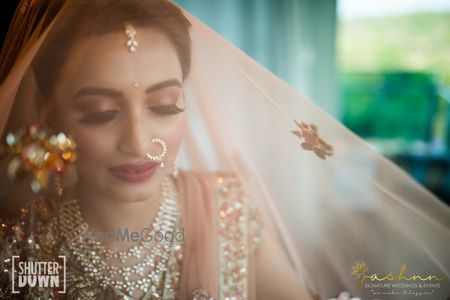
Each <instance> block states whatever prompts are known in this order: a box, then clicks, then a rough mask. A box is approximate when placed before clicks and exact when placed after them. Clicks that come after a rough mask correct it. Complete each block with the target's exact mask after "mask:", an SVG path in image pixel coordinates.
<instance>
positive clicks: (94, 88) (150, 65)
mask: <svg viewBox="0 0 450 300" xmlns="http://www.w3.org/2000/svg"><path fill="white" fill-rule="evenodd" d="M136 31H137V35H136V37H135V38H136V40H137V41H138V43H139V45H138V48H137V50H136V51H135V52H130V51H129V50H128V48H127V46H126V42H127V36H126V34H125V32H117V33H110V34H106V35H102V36H99V37H96V38H95V39H92V40H86V39H85V40H81V41H79V42H78V43H76V45H75V46H74V48H73V49H72V50H71V52H70V54H69V59H68V61H67V63H66V65H65V66H64V67H63V69H62V73H61V74H62V76H61V77H62V79H60V81H59V82H58V86H57V87H56V88H55V95H56V96H55V97H56V103H57V115H58V123H59V124H60V126H61V127H62V129H64V130H65V131H66V132H68V133H69V134H71V135H72V136H73V137H74V139H75V141H76V143H77V146H78V148H77V150H78V160H77V172H78V177H79V179H80V181H79V184H82V185H84V187H88V188H89V190H91V191H94V192H95V191H98V192H101V193H103V194H106V195H109V196H111V197H113V198H115V199H119V200H121V201H141V200H146V199H148V197H150V196H151V195H153V193H154V192H155V191H157V190H158V187H159V185H160V182H161V179H162V178H163V176H164V175H165V174H167V172H168V168H170V165H171V163H172V162H173V160H174V159H175V157H176V154H177V152H178V150H179V147H180V144H181V140H182V137H183V132H184V127H185V119H184V113H183V112H182V110H183V109H184V99H183V92H182V85H183V76H182V69H181V65H180V61H179V59H178V57H177V54H176V49H175V48H174V46H173V45H172V43H171V42H170V40H169V39H168V38H167V37H166V36H165V35H164V34H162V33H160V32H159V31H156V30H152V29H149V28H136ZM154 137H159V138H161V139H162V140H164V141H165V142H166V144H167V149H168V150H167V154H166V157H165V162H166V167H165V168H161V167H159V164H158V163H153V165H151V163H150V164H149V163H148V162H149V161H148V160H146V159H145V155H146V153H150V154H152V155H157V154H159V153H160V152H161V149H162V148H161V145H159V144H157V143H154V142H152V138H154ZM143 162H147V165H144V166H142V163H143ZM138 165H139V167H138ZM130 166H131V168H129V167H130ZM139 168H142V169H139ZM136 172H137V173H136Z"/></svg>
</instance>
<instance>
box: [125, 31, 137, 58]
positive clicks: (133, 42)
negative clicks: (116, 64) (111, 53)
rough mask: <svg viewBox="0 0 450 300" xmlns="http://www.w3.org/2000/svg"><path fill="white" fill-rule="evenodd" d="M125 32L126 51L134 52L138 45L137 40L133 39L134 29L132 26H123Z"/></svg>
mask: <svg viewBox="0 0 450 300" xmlns="http://www.w3.org/2000/svg"><path fill="white" fill-rule="evenodd" d="M125 34H126V35H127V37H128V40H127V47H128V51H130V52H135V51H136V49H137V47H138V42H137V41H136V39H135V36H136V34H137V32H136V30H135V29H134V27H133V26H131V25H127V26H125Z"/></svg>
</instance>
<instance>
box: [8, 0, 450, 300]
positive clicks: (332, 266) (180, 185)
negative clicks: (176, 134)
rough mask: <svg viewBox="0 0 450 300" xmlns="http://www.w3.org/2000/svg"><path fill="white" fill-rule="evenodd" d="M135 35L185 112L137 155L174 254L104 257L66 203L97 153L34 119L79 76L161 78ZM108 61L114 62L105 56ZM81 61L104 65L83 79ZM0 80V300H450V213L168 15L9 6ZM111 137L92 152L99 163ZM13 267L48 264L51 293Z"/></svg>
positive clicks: (138, 251)
mask: <svg viewBox="0 0 450 300" xmlns="http://www.w3.org/2000/svg"><path fill="white" fill-rule="evenodd" d="M149 28H150V29H152V28H153V29H156V31H158V32H159V33H158V34H160V36H165V37H166V38H165V39H167V40H168V41H169V44H168V45H171V46H172V47H173V48H174V49H175V50H176V51H175V55H174V57H175V61H178V60H179V62H180V64H179V65H177V67H176V68H175V69H176V70H179V71H180V72H181V73H182V74H183V75H182V80H181V82H178V83H177V82H175V83H176V85H177V86H180V87H182V91H183V99H184V101H185V108H183V109H180V108H178V107H174V106H173V105H172V106H170V105H167V103H165V102H164V103H163V104H164V105H160V106H158V107H156V108H155V107H154V108H152V109H153V110H152V113H154V116H155V117H154V118H153V119H152V120H157V121H154V122H159V123H158V124H159V125H158V126H155V127H154V128H157V129H155V132H152V134H153V133H154V136H156V137H153V135H151V134H150V133H149V136H148V140H149V141H150V140H151V141H152V143H153V144H155V145H159V146H160V149H162V150H161V152H160V153H159V154H158V153H148V154H146V155H143V156H142V158H143V159H144V158H145V159H147V160H148V161H150V162H155V168H157V170H158V171H156V173H155V174H161V176H160V177H158V176H159V175H155V176H153V177H151V178H150V179H149V180H150V181H149V184H150V183H151V182H152V181H156V180H160V183H159V185H160V190H161V195H160V198H159V199H160V202H159V204H158V206H157V209H156V212H155V217H154V218H151V215H149V220H148V225H149V226H150V227H151V228H152V229H153V230H154V231H160V232H172V233H177V232H178V233H180V236H181V233H182V236H183V240H182V241H181V242H180V241H178V240H177V239H169V240H164V241H160V242H155V240H152V241H148V240H147V239H146V237H147V235H144V236H143V238H142V239H141V240H139V241H138V242H136V243H134V244H133V245H132V246H130V247H129V248H127V249H125V250H120V251H113V250H111V249H109V248H108V246H107V244H105V243H103V242H102V241H101V240H100V239H98V238H97V237H96V236H95V235H92V234H90V233H91V231H92V230H91V228H90V225H89V222H88V221H87V220H86V219H85V217H84V215H83V213H82V209H81V208H80V203H81V201H82V200H83V199H82V198H81V197H79V195H78V194H77V192H76V191H77V185H79V182H80V180H81V181H82V180H83V176H86V174H85V173H83V172H79V174H77V170H78V169H79V167H80V166H79V165H78V163H80V162H82V161H83V159H85V158H86V156H89V154H90V151H92V153H94V152H95V151H97V149H96V147H95V146H92V145H91V144H89V143H87V144H86V143H83V142H82V141H81V139H80V136H81V135H80V134H78V135H77V133H76V132H75V133H74V132H66V131H64V130H58V129H56V128H54V127H55V126H53V125H54V124H53V120H54V119H52V118H45V117H42V116H48V115H51V112H52V111H51V109H50V108H48V107H47V105H46V103H47V102H46V101H48V100H49V99H52V98H53V97H54V96H55V95H57V91H58V89H60V88H63V87H67V86H70V85H71V84H75V83H74V82H75V79H74V78H78V77H77V76H78V75H79V74H85V75H83V76H81V77H89V80H92V78H96V77H90V76H91V74H100V75H99V76H103V77H101V78H107V79H108V80H107V81H104V82H107V83H113V84H115V85H116V86H120V87H121V86H125V87H126V88H129V87H130V88H136V89H140V88H141V82H139V81H138V80H136V81H132V82H125V78H128V77H127V76H128V74H127V73H126V72H125V71H123V72H117V73H110V72H108V70H109V69H108V68H111V67H115V66H118V65H120V64H121V63H122V61H121V60H120V57H125V60H127V59H128V58H130V63H127V64H126V65H125V66H127V67H129V68H131V70H134V69H136V70H137V69H139V67H140V66H146V68H145V69H146V70H147V71H148V72H149V73H148V74H149V75H148V76H152V75H151V74H160V73H161V72H165V71H167V69H170V68H171V66H172V65H171V63H167V64H166V65H165V66H166V67H167V69H166V67H162V68H158V67H157V66H156V65H157V63H156V62H155V64H154V65H151V66H147V65H146V64H147V63H148V61H149V60H150V58H148V56H146V51H147V50H148V49H150V48H148V43H150V42H149V41H150V40H151V39H150V38H148V39H147V37H149V36H150V34H154V31H151V32H153V33H151V32H150V31H147V30H149ZM152 36H156V35H152ZM165 39H162V41H165ZM108 43H111V45H113V46H110V44H108ZM114 43H116V44H114ZM164 43H165V42H161V43H155V45H156V46H155V45H153V47H154V48H152V49H156V50H154V51H156V52H158V51H160V50H158V49H161V48H158V47H162V46H161V45H164ZM114 45H115V46H114ZM102 47H103V48H102ZM74 49H76V50H74ZM98 49H100V50H98ZM117 49H120V51H122V52H120V53H122V54H123V56H120V57H119V56H114V53H116V52H117V51H116V50H117ZM77 51H78V52H77ZM95 51H100V53H102V55H101V56H102V59H106V60H105V61H107V63H105V64H103V65H101V66H100V65H96V66H97V67H96V68H94V69H92V70H91V71H90V72H91V73H80V72H82V71H83V72H84V70H83V68H84V67H85V66H86V64H85V59H87V58H86V57H89V55H90V54H91V53H93V52H95ZM156 52H155V53H156ZM74 53H75V54H77V55H75V54H74ZM158 53H162V52H161V51H160V52H158ZM122 54H120V55H122ZM164 55H165V54H164ZM99 59H100V58H99ZM168 61H174V60H173V59H172V60H170V59H169V60H168ZM0 63H1V64H2V70H1V76H2V78H1V80H2V83H1V87H0V93H1V94H0V95H1V98H0V128H1V134H2V140H1V145H2V146H1V147H0V155H1V159H0V170H1V172H2V175H1V177H0V179H1V181H0V187H1V191H0V198H1V199H0V200H1V202H0V204H1V206H2V213H1V215H2V223H1V228H0V246H1V249H0V256H1V259H2V260H3V263H0V271H1V275H0V276H1V277H0V278H1V281H0V298H1V299H23V298H27V299H38V298H39V299H59V298H62V299H66V298H68V299H133V298H139V299H275V298H277V299H331V298H336V297H337V296H338V295H339V294H340V293H341V292H343V291H347V292H348V294H342V293H341V298H340V299H349V298H350V297H354V298H360V299H411V298H412V297H417V299H446V298H447V297H449V296H450V283H449V279H448V277H449V275H450V255H449V251H448V247H449V244H450V210H449V208H448V207H447V206H446V205H445V204H443V202H441V201H440V200H439V199H437V198H436V197H435V196H433V195H432V194H431V193H430V192H428V191H427V190H425V189H424V188H423V187H421V186H420V185H419V184H418V183H416V182H415V181H414V180H413V179H412V178H411V177H410V176H409V175H407V174H406V173H405V172H403V171H402V170H400V169H399V168H398V167H396V166H395V165H394V164H393V163H391V162H390V161H389V160H387V159H385V158H384V157H383V156H381V155H380V154H378V153H377V152H376V151H375V150H373V149H372V148H371V147H370V146H369V145H368V144H366V143H365V142H364V141H363V140H361V139H360V138H358V137H357V136H356V135H354V134H353V133H352V132H350V131H349V130H348V129H347V128H345V127H344V126H343V125H342V124H341V123H339V122H338V121H337V120H335V119H334V118H332V117H331V116H329V115H328V114H326V113H325V112H323V111H322V110H321V109H320V108H318V107H317V106H316V105H315V104H314V103H313V102H311V101H310V100H308V99H306V98H305V97H303V96H302V95H300V94H299V93H298V92H296V91H295V90H294V89H292V88H291V87H289V86H288V85H287V84H285V83H284V82H282V81H281V80H280V79H278V78H277V77H276V76H274V75H273V74H271V73H270V72H269V71H267V70H266V69H265V68H263V67H262V66H260V65H259V64H257V63H256V62H254V61H253V60H252V59H251V58H249V57H248V56H246V55H245V54H244V53H242V52H241V51H239V50H238V49H237V48H235V47H234V46H233V45H231V44H230V43H229V42H227V41H226V40H224V39H223V38H222V37H221V36H220V35H218V34H217V33H215V32H213V31H212V30H211V29H209V28H208V27H207V26H206V25H204V24H203V23H201V22H200V21H198V20H197V19H196V18H195V17H193V16H191V15H190V14H189V13H187V12H186V11H183V10H182V9H180V8H178V7H177V6H175V5H174V4H172V3H171V2H169V1H165V0H146V1H141V0H140V1H137V0H136V1H134V0H115V1H112V0H111V1H109V0H98V1H97V0H94V1H92V0H89V1H87V0H86V1H85V0H78V1H51V0H47V1H22V2H21V3H20V5H19V8H18V10H17V12H16V16H15V18H14V19H13V22H12V24H11V27H10V31H9V34H8V37H7V39H6V42H5V46H4V48H3V50H2V57H1V61H0ZM90 63H93V62H90ZM153 67H154V69H153ZM103 70H105V71H104V72H103ZM127 70H128V69H127ZM152 72H153V73H152ZM92 76H94V75H92ZM79 77H80V76H79ZM82 79H85V78H81V79H80V80H82ZM86 80H88V79H86ZM104 82H103V83H104ZM170 82H171V84H173V80H172V81H170ZM170 82H169V83H170ZM166 83H167V82H166ZM88 92H89V93H94V94H96V95H97V94H99V93H100V94H101V93H103V94H102V96H101V97H107V98H108V99H111V98H113V99H114V101H116V100H117V99H116V98H117V97H121V95H120V94H117V93H116V94H114V92H111V91H108V92H105V91H104V89H103V90H102V89H90V90H89V91H88ZM88 92H87V91H86V89H85V90H83V92H82V94H83V93H84V94H86V93H88ZM105 93H106V94H105ZM122 96H123V95H122ZM89 99H90V98H89ZM102 99H103V98H102ZM92 101H94V100H92ZM96 101H97V100H96ZM102 101H103V100H102ZM108 101H109V100H108ZM163 101H168V100H167V99H163ZM110 102H112V101H110ZM108 103H109V102H108ZM64 109H65V107H62V108H61V110H62V111H63V117H62V119H63V120H64V121H65V122H67V123H68V124H69V123H70V122H71V120H72V119H71V117H70V115H69V114H68V115H64V111H65V110H64ZM107 109H108V108H107ZM58 113H61V112H58ZM120 113H121V111H120ZM181 114H184V115H185V116H186V131H185V132H184V136H183V142H182V145H181V148H180V151H179V153H176V157H177V166H178V168H179V171H178V168H172V169H171V163H172V161H170V160H169V159H168V158H171V159H172V160H173V157H171V156H170V155H171V153H172V152H171V151H173V147H172V146H171V144H170V138H169V137H166V136H167V134H166V133H167V132H168V130H169V129H168V128H172V127H170V126H169V125H168V124H171V123H170V122H171V121H167V120H175V118H173V119H169V118H172V117H165V116H167V115H177V116H178V115H181ZM163 116H164V117H163ZM381 117H382V116H381ZM402 117H403V116H402ZM114 118H118V117H117V111H116V109H115V108H114V109H111V108H109V110H108V111H106V113H105V114H102V115H100V116H97V115H95V116H94V117H89V118H85V119H83V121H82V122H84V123H85V124H90V125H92V124H99V123H100V122H110V120H113V119H114ZM146 122H147V121H146ZM149 122H150V121H149ZM151 122H153V121H151ZM30 124H31V125H30ZM36 124H39V125H36ZM146 124H147V123H146ZM148 124H150V123H148ZM152 124H153V123H152ZM154 124H156V123H154ZM36 128H38V129H36ZM96 128H97V127H96ZM120 128H121V127H120V126H116V127H111V128H110V129H109V131H105V133H103V134H102V135H101V138H102V139H104V141H105V145H106V144H108V141H109V140H112V139H113V135H114V133H113V132H115V130H120ZM158 129H159V131H158ZM164 130H165V131H164ZM60 131H61V132H60ZM106 132H107V133H106ZM72 135H73V140H72ZM152 137H153V139H152ZM81 138H82V136H81ZM80 141H81V142H80ZM91 142H92V141H91ZM98 145H100V144H98ZM90 147H91V148H90ZM120 150H121V151H122V150H124V149H123V148H121V149H120ZM149 151H150V150H149ZM78 152H80V153H78ZM174 156H175V155H174ZM166 159H167V161H166ZM92 163H93V164H95V163H96V162H95V161H93V162H92ZM99 168H100V162H99ZM122 175H123V174H122ZM122 175H121V176H122ZM124 176H125V175H124ZM7 177H9V178H7ZM125 177H126V178H125V179H127V180H129V181H130V180H131V179H130V178H132V179H133V180H135V181H136V178H137V177H136V176H135V175H130V174H126V176H125ZM28 179H29V180H28ZM94 180H96V179H94ZM133 184H134V183H133ZM130 185H131V183H123V187H124V188H126V187H127V186H130ZM109 188H110V189H113V188H117V186H113V185H110V186H109ZM117 191H118V192H120V190H117ZM127 191H128V190H127ZM147 233H148V234H150V233H151V232H150V231H148V232H147ZM18 261H20V262H57V263H58V265H59V266H60V268H59V272H58V273H57V274H58V276H59V278H60V279H61V281H60V285H58V286H48V285H46V286H45V285H44V286H43V285H40V284H35V285H34V286H32V285H31V284H30V282H28V285H25V286H24V287H22V286H19V285H20V284H19V281H20V280H23V278H21V276H20V274H21V273H20V270H21V269H20V266H23V265H18ZM280 270H281V271H280ZM22 283H23V282H22ZM293 291H294V292H293ZM350 295H351V296H350Z"/></svg>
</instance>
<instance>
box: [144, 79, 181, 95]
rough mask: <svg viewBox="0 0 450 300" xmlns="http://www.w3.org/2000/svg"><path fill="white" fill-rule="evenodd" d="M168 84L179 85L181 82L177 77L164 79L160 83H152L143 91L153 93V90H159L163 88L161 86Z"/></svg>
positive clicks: (164, 86)
mask: <svg viewBox="0 0 450 300" xmlns="http://www.w3.org/2000/svg"><path fill="white" fill-rule="evenodd" d="M169 86H178V87H181V82H180V81H179V80H178V79H169V80H166V81H162V82H160V83H157V84H154V85H152V86H150V87H148V88H147V89H146V90H145V93H146V94H150V93H153V92H155V91H157V90H160V89H163V88H166V87H169Z"/></svg>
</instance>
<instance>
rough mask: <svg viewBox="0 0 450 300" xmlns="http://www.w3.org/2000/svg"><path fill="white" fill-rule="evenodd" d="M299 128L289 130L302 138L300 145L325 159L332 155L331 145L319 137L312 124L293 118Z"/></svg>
mask: <svg viewBox="0 0 450 300" xmlns="http://www.w3.org/2000/svg"><path fill="white" fill-rule="evenodd" d="M294 122H295V124H296V125H297V127H298V128H299V130H291V132H292V133H293V134H294V135H296V136H297V137H298V138H300V139H303V143H301V144H300V146H301V147H302V148H303V149H305V150H309V151H313V152H314V153H315V154H316V155H317V156H318V157H320V158H321V159H326V158H327V156H332V155H333V154H334V153H333V147H332V146H331V145H329V144H327V143H325V141H324V140H322V139H321V138H320V137H319V131H318V129H317V126H316V125H314V124H307V123H305V122H298V121H297V120H294Z"/></svg>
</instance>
